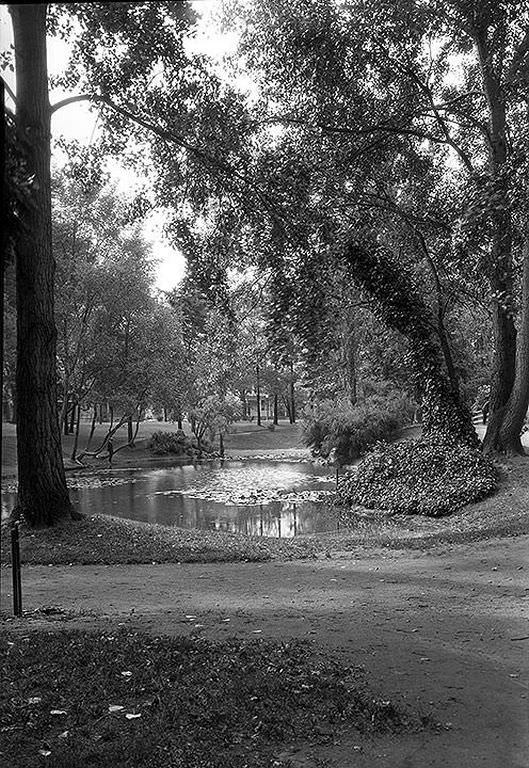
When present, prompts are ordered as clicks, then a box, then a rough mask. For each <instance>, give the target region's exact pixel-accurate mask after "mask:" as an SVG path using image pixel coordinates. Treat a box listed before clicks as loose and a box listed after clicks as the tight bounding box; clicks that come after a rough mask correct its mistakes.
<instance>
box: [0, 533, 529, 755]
mask: <svg viewBox="0 0 529 768" xmlns="http://www.w3.org/2000/svg"><path fill="white" fill-rule="evenodd" d="M528 555H529V536H520V537H518V538H506V539H502V540H493V541H489V542H480V543H475V544H472V545H458V546H453V547H451V548H449V549H445V550H444V551H443V552H442V553H440V552H439V551H431V552H429V553H428V552H426V553H413V554H410V553H409V552H391V553H387V555H386V554H385V553H384V554H382V555H381V556H380V557H378V558H376V557H373V553H371V555H370V557H369V558H366V559H365V560H364V559H355V560H351V559H336V560H327V561H326V560H323V561H303V562H271V563H262V564H257V563H227V564H210V565H203V564H185V565H139V566H138V565H135V566H128V565H122V566H72V567H47V566H27V567H25V568H24V569H23V589H24V601H25V604H24V607H25V610H26V611H34V613H33V614H32V616H31V618H25V619H24V620H23V621H20V620H10V621H8V622H7V626H9V627H10V628H12V629H15V628H18V629H19V630H22V631H25V630H26V629H29V628H31V627H46V628H50V629H59V628H60V627H63V626H67V627H69V628H73V627H80V628H81V627H82V628H86V629H89V628H94V629H97V630H98V631H104V632H110V631H115V630H116V629H117V627H118V626H119V625H122V624H124V625H125V626H126V627H128V628H137V629H141V630H146V631H148V632H153V633H160V634H169V635H173V634H185V635H188V634H195V635H203V636H205V637H208V638H210V639H219V638H222V639H224V638H227V637H229V636H237V637H244V638H248V637H255V638H259V637H262V638H281V639H288V638H290V637H301V638H305V639H307V640H309V641H310V642H312V643H314V644H315V646H316V647H317V648H318V649H321V650H322V651H323V652H326V653H327V652H332V653H338V654H340V655H341V656H343V658H344V659H345V661H346V662H347V663H349V664H353V665H361V666H362V667H363V668H364V669H365V675H366V680H367V681H368V682H369V683H370V685H371V686H372V687H373V689H374V690H375V692H376V693H377V694H379V695H381V696H383V697H387V698H390V697H391V698H397V699H404V700H406V701H407V702H408V703H409V704H410V705H412V706H417V705H419V706H420V707H421V708H422V710H423V711H425V712H432V713H433V714H434V716H435V717H436V719H437V720H439V721H440V722H441V723H442V724H443V726H442V728H441V729H440V731H439V732H438V733H436V732H426V733H422V734H418V735H412V736H406V737H403V738H401V737H399V738H398V739H395V738H389V737H383V738H367V737H362V736H359V735H357V734H354V733H353V734H349V735H346V736H342V737H341V738H340V739H333V738H332V735H331V736H330V737H329V735H328V736H327V738H323V739H322V740H320V741H322V742H325V743H320V744H318V743H311V744H296V745H285V749H284V752H283V757H285V756H286V755H287V754H288V755H289V756H290V757H291V760H292V765H293V766H321V765H328V766H332V767H333V768H350V767H352V766H358V767H360V768H367V767H368V766H369V767H370V768H371V767H372V768H378V767H382V766H384V767H386V766H387V767H388V768H389V766H392V767H393V766H402V767H404V766H406V767H407V768H411V767H413V768H422V767H423V766H438V768H441V767H443V768H452V766H453V767H454V768H456V767H458V766H484V767H486V768H522V766H524V767H525V766H529V699H528V696H529V690H528V688H529V557H528ZM7 575H8V573H7V571H4V573H3V576H4V578H3V580H2V581H3V583H2V590H3V601H2V605H3V607H4V609H5V608H7V607H8V600H9V599H10V598H9V594H8V593H9V592H10V585H9V583H8V581H7V579H6V576H7ZM43 608H44V609H48V610H50V609H51V612H49V613H47V614H46V613H43V611H42V609H43ZM39 609H41V610H39ZM60 611H65V612H66V613H65V614H63V613H60ZM70 612H71V613H70ZM26 616H27V614H26ZM227 619H229V621H227ZM4 626H6V625H5V624H4ZM278 706H281V702H278ZM318 759H319V760H328V761H329V762H328V763H325V762H323V763H322V762H318Z"/></svg>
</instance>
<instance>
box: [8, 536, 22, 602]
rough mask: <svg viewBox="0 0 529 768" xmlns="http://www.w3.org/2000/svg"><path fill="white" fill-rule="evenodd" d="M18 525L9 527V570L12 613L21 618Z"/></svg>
mask: <svg viewBox="0 0 529 768" xmlns="http://www.w3.org/2000/svg"><path fill="white" fill-rule="evenodd" d="M18 526H19V523H18V522H15V523H13V525H12V526H11V568H12V574H13V613H14V614H15V616H22V581H21V578H20V539H19V535H18Z"/></svg>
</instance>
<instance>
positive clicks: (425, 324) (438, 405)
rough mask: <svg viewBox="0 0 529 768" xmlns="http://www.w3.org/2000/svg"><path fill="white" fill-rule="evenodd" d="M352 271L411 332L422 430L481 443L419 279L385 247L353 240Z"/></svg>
mask: <svg viewBox="0 0 529 768" xmlns="http://www.w3.org/2000/svg"><path fill="white" fill-rule="evenodd" d="M346 259H347V262H348V265H349V267H350V269H351V276H352V279H353V281H354V282H355V283H356V284H357V286H358V287H359V288H360V289H361V290H362V291H363V293H364V294H365V295H366V296H367V298H368V300H369V301H370V303H371V305H372V309H373V311H375V312H376V313H377V315H378V316H379V317H380V319H381V320H382V322H383V323H385V324H386V325H387V326H388V327H390V328H394V329H395V330H397V331H399V332H400V333H402V334H403V336H405V337H406V338H407V339H408V341H409V346H410V351H409V355H410V362H411V364H412V369H413V370H414V372H415V379H416V386H417V390H418V392H419V395H420V397H421V407H422V430H423V434H424V435H435V436H437V437H438V438H439V439H441V440H449V441H451V442H455V443H464V444H466V445H471V446H477V445H478V438H477V435H476V431H475V429H474V426H473V424H472V416H471V412H470V409H469V408H468V407H467V406H466V405H465V404H464V402H463V401H462V399H461V397H460V394H459V391H458V389H456V388H455V387H454V382H453V381H451V380H450V377H449V376H448V373H447V371H446V368H445V361H444V357H443V352H442V349H441V345H440V342H439V336H438V334H437V332H436V330H435V322H434V318H433V316H431V313H430V311H429V309H428V307H427V306H426V305H425V304H424V302H423V300H422V299H421V298H420V296H419V295H418V294H417V293H415V291H414V290H413V287H412V286H413V279H412V276H411V275H408V274H406V271H405V270H402V269H401V270H397V269H396V267H394V266H393V264H392V263H391V260H390V258H389V257H388V256H386V255H385V254H384V253H383V251H382V249H380V248H379V247H377V246H373V248H372V250H368V248H367V247H363V246H359V245H357V244H356V243H353V244H351V245H349V247H348V248H347V251H346Z"/></svg>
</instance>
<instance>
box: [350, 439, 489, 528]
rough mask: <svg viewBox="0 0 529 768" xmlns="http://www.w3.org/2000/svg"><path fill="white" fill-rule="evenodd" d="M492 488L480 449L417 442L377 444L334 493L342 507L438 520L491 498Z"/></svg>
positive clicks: (486, 460)
mask: <svg viewBox="0 0 529 768" xmlns="http://www.w3.org/2000/svg"><path fill="white" fill-rule="evenodd" d="M496 487H497V476H496V472H495V469H494V466H493V464H492V462H491V461H490V460H489V459H487V458H486V457H485V456H484V455H483V454H482V453H481V451H479V450H477V449H475V448H471V447H468V446H462V445H454V444H450V443H447V442H438V441H435V440H432V439H421V440H410V441H404V442H401V443H396V444H393V445H387V444H384V443H379V444H378V445H377V446H376V447H375V449H374V450H373V451H372V452H371V453H370V454H369V455H368V456H366V457H365V458H364V459H363V460H362V462H361V463H360V464H359V465H358V467H357V468H356V471H355V472H352V473H350V474H348V475H346V476H345V477H344V478H343V479H342V481H341V483H340V485H339V488H338V490H339V500H340V502H341V503H342V504H346V505H355V504H356V505H361V506H363V507H367V508H370V509H383V510H388V511H389V512H392V513H398V512H403V513H406V514H421V515H428V516H433V517H437V516H440V515H446V514H450V513H451V512H453V511H455V510H456V509H458V508H459V507H462V506H464V505H465V504H469V503H470V502H472V501H478V500H479V499H482V498H484V497H486V496H488V495H490V494H491V493H493V492H494V491H495V489H496ZM345 517H347V515H345Z"/></svg>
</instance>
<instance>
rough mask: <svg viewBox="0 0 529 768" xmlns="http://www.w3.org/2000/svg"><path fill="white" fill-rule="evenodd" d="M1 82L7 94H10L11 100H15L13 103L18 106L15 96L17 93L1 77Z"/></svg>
mask: <svg viewBox="0 0 529 768" xmlns="http://www.w3.org/2000/svg"><path fill="white" fill-rule="evenodd" d="M0 80H1V81H2V85H3V86H4V88H5V89H6V91H7V93H8V94H9V96H11V98H12V99H13V101H14V102H15V104H16V103H17V97H16V96H15V92H14V91H13V90H12V88H10V87H9V85H8V84H7V83H6V81H5V80H4V78H3V77H0ZM9 111H11V110H9Z"/></svg>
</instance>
